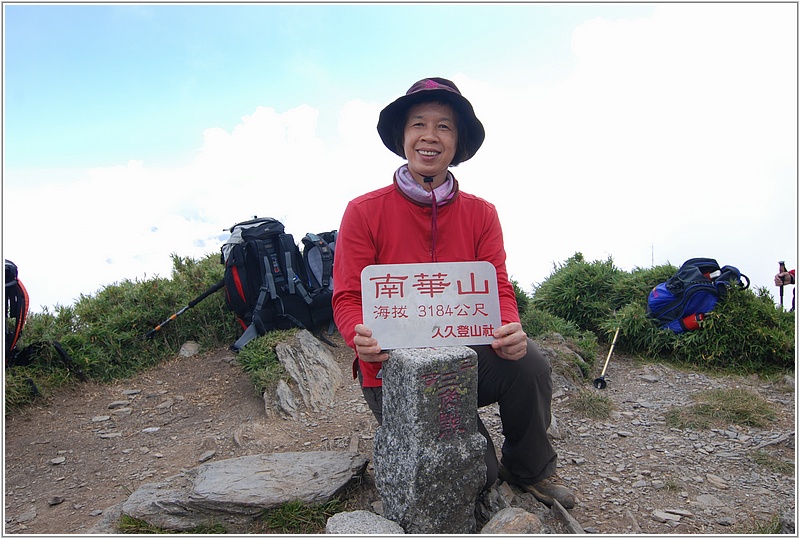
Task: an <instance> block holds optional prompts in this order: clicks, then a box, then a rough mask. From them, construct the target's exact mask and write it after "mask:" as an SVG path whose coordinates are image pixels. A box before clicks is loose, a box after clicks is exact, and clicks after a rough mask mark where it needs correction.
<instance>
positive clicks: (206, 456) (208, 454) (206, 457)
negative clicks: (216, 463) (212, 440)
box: [197, 450, 217, 462]
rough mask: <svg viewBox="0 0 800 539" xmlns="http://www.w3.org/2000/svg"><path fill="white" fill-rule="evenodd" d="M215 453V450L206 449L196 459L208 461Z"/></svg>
mask: <svg viewBox="0 0 800 539" xmlns="http://www.w3.org/2000/svg"><path fill="white" fill-rule="evenodd" d="M216 454H217V452H216V451H214V450H211V451H206V452H205V453H203V454H202V455H200V458H199V459H197V462H206V461H209V460H211V459H212V458H214V455H216Z"/></svg>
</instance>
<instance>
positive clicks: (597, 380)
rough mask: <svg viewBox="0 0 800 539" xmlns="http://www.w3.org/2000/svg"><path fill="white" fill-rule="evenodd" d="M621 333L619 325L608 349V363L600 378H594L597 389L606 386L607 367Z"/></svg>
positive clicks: (604, 366)
mask: <svg viewBox="0 0 800 539" xmlns="http://www.w3.org/2000/svg"><path fill="white" fill-rule="evenodd" d="M618 335H619V327H617V331H615V332H614V340H613V341H611V348H609V349H608V357H606V364H605V365H603V372H601V373H600V377H599V378H595V379H594V387H596V388H597V389H605V388H606V368H607V367H608V360H609V359H611V353H612V352H613V351H614V345H615V344H617V336H618Z"/></svg>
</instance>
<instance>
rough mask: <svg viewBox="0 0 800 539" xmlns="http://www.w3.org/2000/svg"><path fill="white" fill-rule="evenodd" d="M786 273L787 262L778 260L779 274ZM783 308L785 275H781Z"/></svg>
mask: <svg viewBox="0 0 800 539" xmlns="http://www.w3.org/2000/svg"><path fill="white" fill-rule="evenodd" d="M781 273H786V262H785V261H783V260H781V261H780V262H778V275H780V274H781ZM781 310H783V275H781Z"/></svg>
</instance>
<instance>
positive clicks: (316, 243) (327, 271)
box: [303, 230, 336, 288]
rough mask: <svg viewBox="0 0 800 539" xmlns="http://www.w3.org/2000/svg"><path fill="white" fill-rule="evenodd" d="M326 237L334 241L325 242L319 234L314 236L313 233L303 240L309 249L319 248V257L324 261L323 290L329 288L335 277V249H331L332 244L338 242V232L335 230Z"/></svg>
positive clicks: (321, 282)
mask: <svg viewBox="0 0 800 539" xmlns="http://www.w3.org/2000/svg"><path fill="white" fill-rule="evenodd" d="M326 235H329V237H330V238H331V239H333V241H332V242H328V241H325V240H324V239H323V238H322V237H320V236H318V235H317V234H312V233H311V232H309V233H308V234H306V236H305V238H303V242H304V243H306V248H307V249H308V247H309V246H313V247H317V248H318V249H319V255H320V258H321V260H322V275H321V279H320V284H321V285H322V288H328V286H329V285H330V282H331V277H332V276H333V249H332V248H331V244H332V243H334V242H335V241H336V239H335V238H336V231H335V230H334V231H332V232H330V233H326Z"/></svg>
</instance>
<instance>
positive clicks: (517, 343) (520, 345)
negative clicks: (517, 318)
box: [492, 322, 528, 361]
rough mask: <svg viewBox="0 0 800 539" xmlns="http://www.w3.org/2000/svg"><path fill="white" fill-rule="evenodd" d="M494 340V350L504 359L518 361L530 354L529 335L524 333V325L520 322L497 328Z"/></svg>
mask: <svg viewBox="0 0 800 539" xmlns="http://www.w3.org/2000/svg"><path fill="white" fill-rule="evenodd" d="M494 339H495V340H494V342H492V348H494V351H495V352H496V353H497V355H498V356H500V357H501V358H503V359H508V360H510V361H517V360H518V359H522V358H523V357H524V356H525V354H527V353H528V335H527V334H526V333H525V332H524V331H522V324H520V323H519V322H512V323H510V324H506V325H505V326H501V327H499V328H497V329H496V330H495V332H494Z"/></svg>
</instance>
